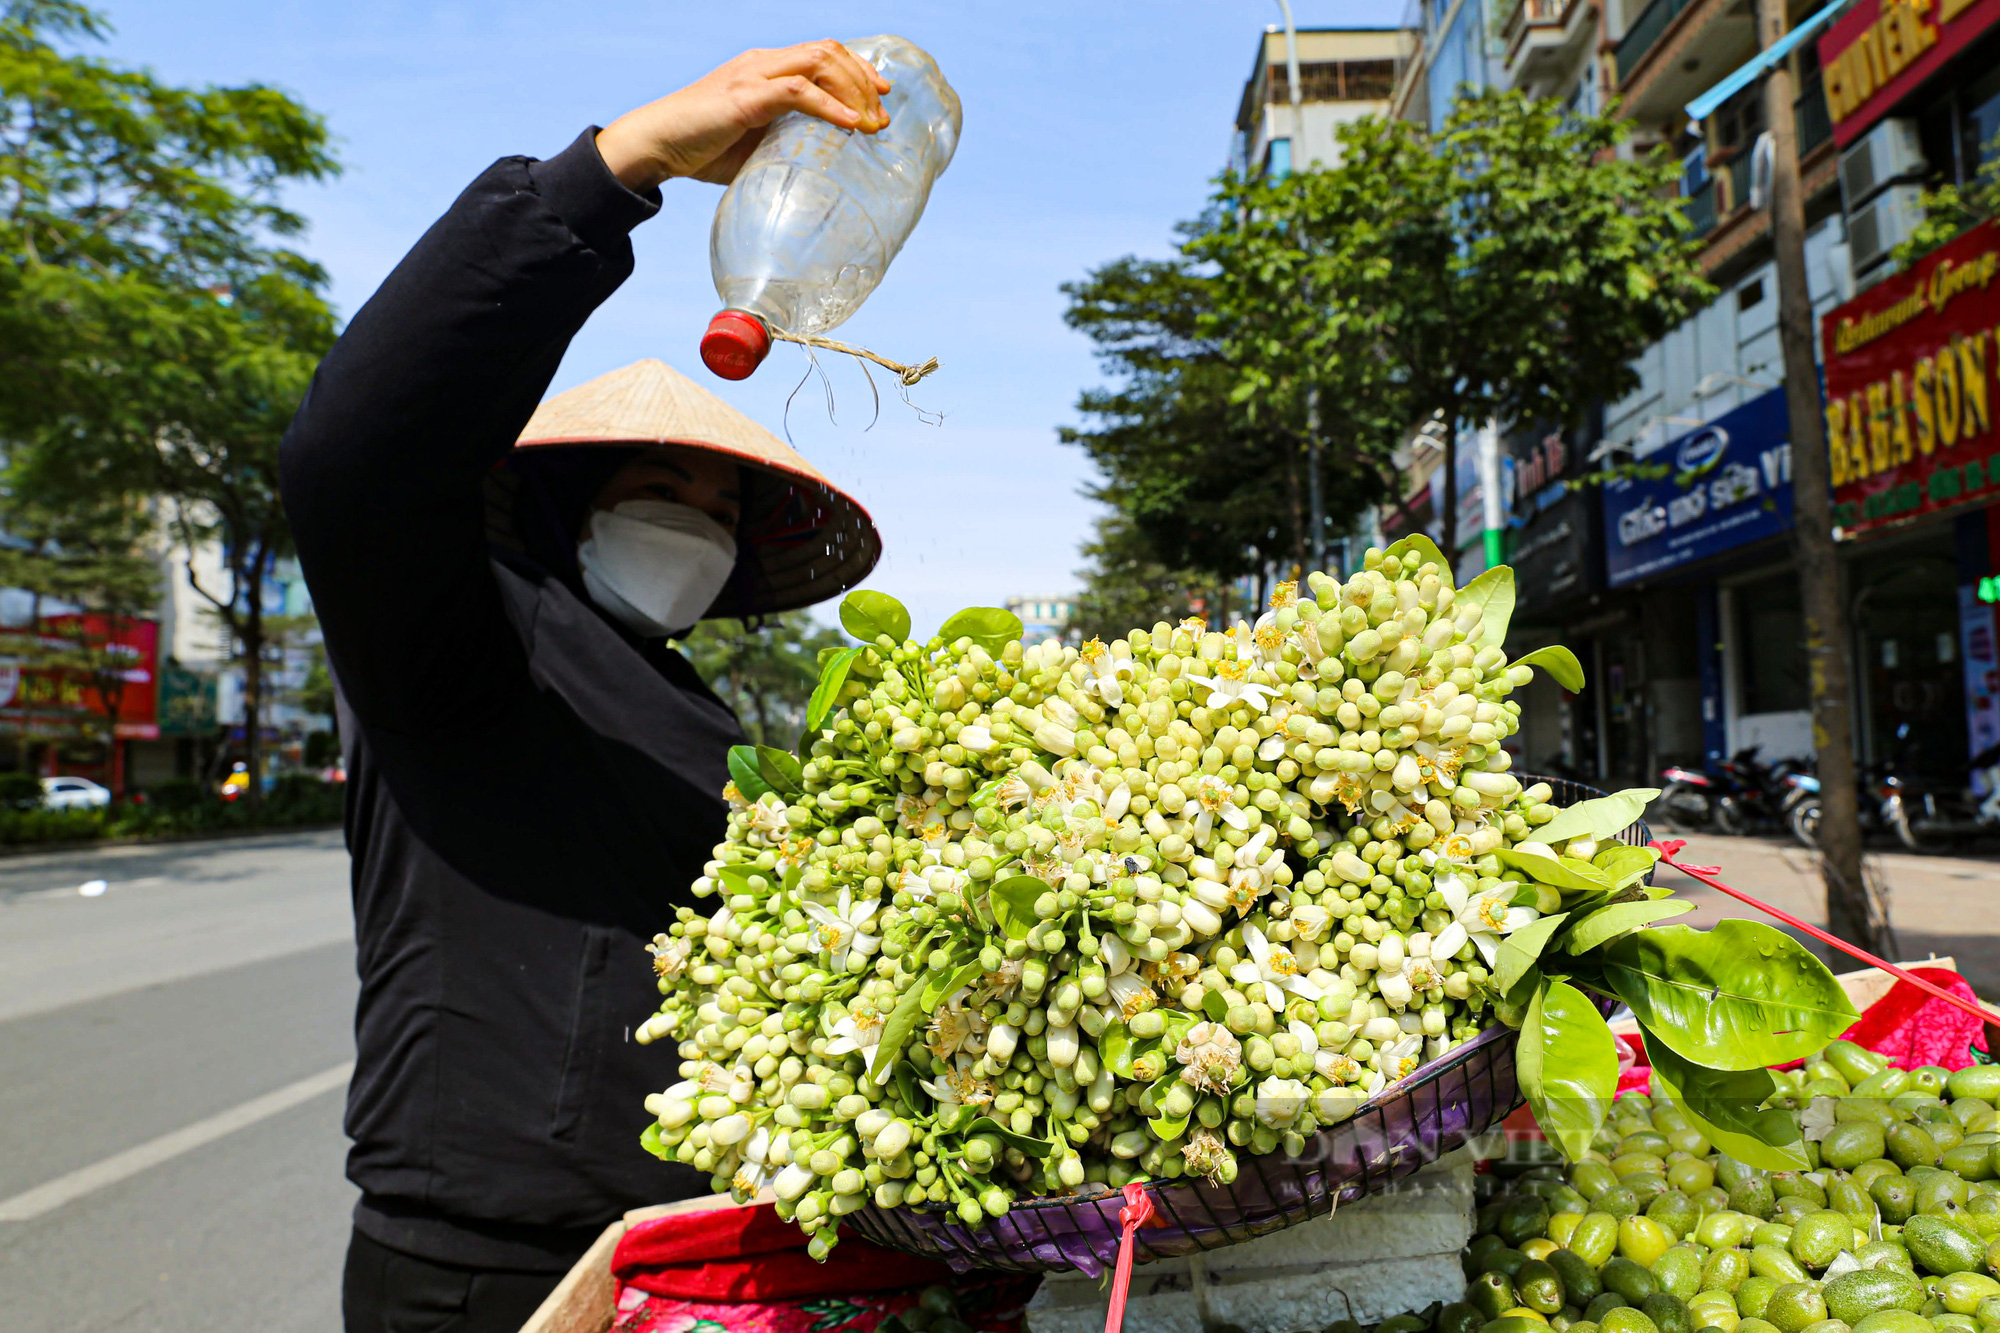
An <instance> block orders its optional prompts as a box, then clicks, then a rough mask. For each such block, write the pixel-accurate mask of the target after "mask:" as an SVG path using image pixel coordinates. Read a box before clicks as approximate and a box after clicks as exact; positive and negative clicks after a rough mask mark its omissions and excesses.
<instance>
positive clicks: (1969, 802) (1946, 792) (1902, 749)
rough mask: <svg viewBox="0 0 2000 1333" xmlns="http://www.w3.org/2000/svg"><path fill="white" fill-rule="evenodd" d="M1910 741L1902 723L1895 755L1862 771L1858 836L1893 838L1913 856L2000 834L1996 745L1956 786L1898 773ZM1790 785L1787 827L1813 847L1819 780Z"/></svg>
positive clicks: (1805, 778) (1804, 777)
mask: <svg viewBox="0 0 2000 1333" xmlns="http://www.w3.org/2000/svg"><path fill="white" fill-rule="evenodd" d="M1909 739H1910V727H1909V724H1908V723H1905V724H1903V725H1902V726H1900V727H1898V728H1897V729H1896V741H1897V745H1896V748H1895V749H1894V751H1892V752H1891V754H1890V755H1888V756H1887V757H1885V758H1883V759H1880V760H1878V761H1876V762H1875V763H1874V764H1872V765H1870V766H1869V767H1868V768H1867V769H1866V770H1865V771H1864V772H1863V773H1862V775H1861V779H1860V782H1861V790H1860V792H1859V793H1858V794H1859V796H1860V801H1859V807H1860V809H1859V813H1860V816H1861V831H1862V833H1863V834H1864V835H1867V834H1870V833H1884V834H1887V835H1890V836H1893V837H1894V838H1895V839H1896V841H1897V842H1899V843H1901V844H1902V845H1903V846H1904V847H1906V848H1908V849H1909V850H1911V851H1913V852H1915V851H1923V850H1926V849H1927V848H1931V847H1935V846H1936V845H1938V844H1939V843H1942V842H1946V841H1949V840H1952V839H1956V838H1964V837H1971V836H1975V835H1977V834H1981V833H1996V832H2000V745H1995V746H1990V747H1988V748H1987V749H1985V750H1982V751H1980V752H1979V753H1978V754H1976V755H1974V756H1973V757H1972V761H1971V763H1970V764H1969V765H1968V767H1967V773H1966V777H1967V783H1966V784H1965V785H1960V784H1955V783H1935V782H1926V781H1924V780H1922V779H1919V778H1916V777H1914V776H1911V775H1907V774H1905V773H1904V772H1902V771H1900V769H1901V768H1902V767H1903V765H1902V762H1901V761H1902V759H1903V757H1904V756H1905V755H1907V753H1908V751H1909ZM1793 783H1794V787H1795V792H1796V795H1795V797H1793V798H1792V799H1790V800H1789V801H1788V803H1787V805H1786V825H1787V827H1788V828H1790V829H1791V832H1792V836H1793V837H1795V838H1797V839H1798V840H1799V841H1800V842H1802V843H1804V844H1805V845H1806V846H1808V847H1813V846H1817V845H1818V839H1819V821H1820V808H1819V807H1820V800H1819V793H1820V786H1819V779H1817V778H1815V777H1812V776H1811V775H1809V774H1801V775H1795V777H1794V778H1793ZM1981 788H1983V789H1984V790H1983V791H1982V790H1981Z"/></svg>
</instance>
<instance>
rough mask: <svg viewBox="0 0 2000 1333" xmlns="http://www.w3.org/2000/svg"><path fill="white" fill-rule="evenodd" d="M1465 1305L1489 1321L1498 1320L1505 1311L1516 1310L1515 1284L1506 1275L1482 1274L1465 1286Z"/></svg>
mask: <svg viewBox="0 0 2000 1333" xmlns="http://www.w3.org/2000/svg"><path fill="white" fill-rule="evenodd" d="M1465 1303H1466V1304H1467V1305H1470V1306H1472V1307H1473V1308H1474V1309H1476V1310H1478V1311H1479V1313H1481V1314H1482V1315H1485V1316H1486V1317H1487V1318H1488V1319H1498V1318H1499V1317H1500V1314H1501V1312H1502V1311H1503V1310H1511V1309H1513V1308H1514V1305H1515V1300H1514V1283H1513V1281H1512V1280H1511V1279H1510V1278H1509V1277H1508V1276H1507V1275H1506V1274H1505V1273H1498V1272H1485V1273H1481V1274H1480V1275H1479V1276H1478V1277H1476V1278H1474V1279H1472V1281H1470V1282H1468V1283H1466V1284H1465Z"/></svg>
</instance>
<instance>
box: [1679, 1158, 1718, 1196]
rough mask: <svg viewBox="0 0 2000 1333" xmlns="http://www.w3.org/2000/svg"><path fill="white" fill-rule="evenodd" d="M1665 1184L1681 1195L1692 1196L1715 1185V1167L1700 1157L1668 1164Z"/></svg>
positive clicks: (1682, 1159)
mask: <svg viewBox="0 0 2000 1333" xmlns="http://www.w3.org/2000/svg"><path fill="white" fill-rule="evenodd" d="M1667 1183H1668V1184H1669V1185H1672V1186H1673V1187H1674V1188H1675V1189H1677V1190H1679V1191H1680V1192H1681V1193H1683V1194H1694V1193H1696V1192H1697V1191H1699V1190H1705V1189H1707V1188H1708V1187H1709V1186H1710V1185H1713V1184H1714V1183H1715V1166H1714V1165H1713V1164H1712V1163H1710V1162H1708V1161H1706V1160H1704V1159H1703V1158H1700V1157H1683V1158H1681V1159H1680V1160H1679V1161H1676V1162H1668V1163H1667Z"/></svg>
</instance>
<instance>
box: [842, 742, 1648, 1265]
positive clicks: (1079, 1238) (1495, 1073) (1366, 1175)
mask: <svg viewBox="0 0 2000 1333" xmlns="http://www.w3.org/2000/svg"><path fill="white" fill-rule="evenodd" d="M1521 780H1522V782H1523V783H1526V784H1532V783H1535V782H1546V783H1548V784H1549V785H1550V786H1551V787H1552V788H1554V789H1555V799H1556V803H1557V804H1559V805H1570V804H1574V803H1575V802H1577V801H1585V800H1590V799H1592V798H1594V797H1598V796H1602V795H1603V794H1604V793H1603V792H1600V791H1598V790H1596V789H1595V788H1593V787H1586V786H1584V785H1583V784H1582V783H1579V782H1570V781H1567V780H1566V779H1562V778H1537V777H1534V776H1532V775H1530V774H1522V775H1521ZM1619 838H1620V840H1621V841H1623V842H1628V843H1631V844H1632V845H1634V846H1637V847H1643V846H1645V845H1646V844H1647V843H1648V842H1649V841H1651V835H1650V833H1649V832H1648V830H1647V828H1646V826H1645V824H1643V823H1637V824H1633V825H1632V826H1631V827H1630V828H1628V829H1626V830H1625V831H1624V832H1623V833H1621V834H1620V835H1619ZM1521 1100H1522V1099H1521V1092H1520V1088H1519V1086H1518V1085H1517V1084H1516V1082H1515V1079H1514V1032H1513V1030H1512V1029H1511V1028H1507V1027H1504V1026H1497V1025H1496V1026H1494V1027H1491V1028H1488V1029H1487V1030H1486V1031H1485V1032H1482V1033H1480V1034H1479V1035H1478V1036H1477V1037H1474V1038H1473V1039H1472V1040H1471V1041H1469V1042H1466V1043H1465V1044H1464V1045H1463V1046H1459V1047H1456V1048H1455V1049H1453V1050H1451V1051H1448V1052H1446V1053H1445V1054H1444V1055H1442V1056H1440V1057H1439V1058H1438V1059H1436V1060H1433V1061H1431V1062H1430V1063H1429V1064H1427V1065H1424V1066H1423V1067H1421V1068H1419V1069H1418V1070H1416V1071H1415V1072H1414V1073H1412V1074H1411V1075H1410V1076H1409V1077H1407V1078H1405V1079H1403V1080H1402V1081H1401V1082H1399V1083H1396V1084H1395V1085H1394V1086H1392V1087H1389V1088H1385V1089H1383V1090H1382V1092H1381V1093H1380V1094H1379V1095H1377V1096H1376V1097H1375V1098H1374V1099H1373V1100H1371V1101H1370V1102H1368V1103H1367V1104H1366V1105H1365V1106H1363V1107H1362V1108H1361V1110H1360V1111H1358V1112H1357V1113H1356V1114H1355V1115H1354V1116H1353V1117H1352V1118H1351V1119H1348V1120H1345V1121H1343V1122H1341V1123H1340V1124H1338V1125H1334V1126H1332V1127H1331V1128H1328V1129H1323V1130H1320V1131H1319V1132H1318V1133H1316V1134H1314V1135H1313V1136H1312V1137H1311V1138H1309V1139H1307V1140H1306V1147H1305V1151H1304V1152H1303V1153H1301V1154H1299V1155H1298V1156H1296V1157H1290V1156H1285V1155H1282V1154H1278V1153H1272V1154H1268V1155H1265V1156H1262V1157H1254V1156H1250V1155H1247V1154H1245V1155H1243V1156H1241V1157H1240V1158H1239V1159H1238V1160H1239V1163H1240V1166H1239V1170H1238V1173H1237V1177H1236V1179H1235V1180H1234V1181H1233V1182H1231V1183H1230V1184H1228V1185H1217V1184H1212V1183H1210V1182H1207V1181H1197V1182H1189V1181H1185V1180H1177V1181H1161V1182H1158V1183H1154V1184H1150V1185H1149V1186H1148V1187H1147V1190H1148V1193H1150V1194H1151V1195H1152V1198H1153V1207H1154V1212H1155V1221H1154V1223H1152V1224H1149V1225H1148V1226H1146V1227H1142V1228H1141V1229H1140V1230H1139V1231H1138V1233H1137V1234H1136V1236H1135V1238H1134V1242H1135V1244H1134V1257H1135V1258H1136V1259H1137V1261H1138V1262H1140V1263H1146V1262H1149V1261H1150V1260H1153V1259H1164V1258H1169V1257H1173V1256H1177V1255H1186V1254H1194V1253H1197V1252H1199V1251H1202V1250H1214V1249H1220V1248H1221V1247H1223V1246H1225V1245H1234V1244H1237V1243H1238V1242H1240V1241H1246V1240H1250V1239H1251V1238H1253V1237H1256V1236H1263V1235H1268V1234H1270V1233H1271V1232H1274V1231H1282V1230H1283V1229H1284V1228H1286V1227H1289V1226H1295V1225H1297V1224H1298V1223H1300V1222H1306V1221H1310V1220H1312V1219H1313V1218H1315V1217H1325V1216H1326V1215H1327V1214H1328V1213H1331V1212H1332V1211H1333V1209H1334V1205H1335V1204H1336V1203H1345V1202H1352V1201H1353V1200H1355V1199H1359V1198H1361V1197H1363V1196H1364V1195H1369V1194H1375V1193H1378V1192H1380V1191H1382V1190H1384V1189H1386V1188H1388V1187H1389V1186H1390V1185H1391V1184H1392V1183H1393V1182H1394V1181H1396V1180H1398V1179H1400V1178H1402V1177H1404V1176H1408V1175H1411V1174H1413V1173H1415V1172H1416V1171H1419V1170H1421V1169H1422V1168H1423V1167H1425V1166H1427V1165H1429V1164H1430V1163H1432V1162H1435V1161H1437V1160H1438V1159H1439V1158H1440V1157H1443V1156H1444V1155H1445V1154H1447V1153H1449V1152H1452V1151H1454V1150H1456V1149H1458V1148H1460V1147H1463V1146H1464V1145H1465V1144H1466V1143H1467V1142H1469V1141H1470V1140H1472V1139H1473V1138H1475V1137H1477V1136H1478V1135H1480V1134H1482V1133H1484V1132H1485V1131H1487V1130H1488V1129H1491V1128H1493V1127H1494V1126H1496V1125H1498V1124H1499V1123H1500V1122H1501V1121H1502V1120H1504V1119H1505V1118H1506V1117H1507V1115H1508V1113H1509V1112H1511V1111H1512V1110H1513V1109H1514V1108H1515V1107H1517V1106H1519V1105H1520V1104H1521ZM1124 1202H1125V1201H1124V1199H1123V1198H1122V1197H1121V1196H1120V1194H1119V1193H1118V1192H1117V1191H1116V1190H1104V1191H1103V1192H1101V1193H1097V1194H1091V1195H1080V1194H1073V1195H1058V1196H1051V1197H1048V1198H1040V1199H1026V1200H1023V1201H1021V1202H1019V1203H1016V1204H1015V1205H1014V1206H1013V1207H1012V1208H1010V1209H1009V1210H1008V1211H1007V1215H1006V1216H1004V1217H1000V1218H996V1219H994V1220H992V1221H990V1222H987V1223H986V1224H985V1225H983V1226H980V1227H978V1228H969V1227H967V1226H965V1225H964V1224H963V1223H961V1222H960V1221H959V1220H958V1215H957V1214H956V1213H955V1212H953V1211H951V1210H949V1209H947V1208H945V1207H944V1206H942V1205H927V1206H925V1207H922V1208H889V1209H884V1208H877V1207H875V1206H874V1205H873V1204H870V1205H869V1206H867V1207H865V1208H863V1209H861V1210H860V1211H858V1212H856V1213H854V1214H853V1215H852V1216H850V1217H849V1218H848V1219H847V1225H848V1226H850V1227H852V1228H853V1229H854V1230H855V1231H857V1232H859V1233H860V1234H861V1235H863V1236H866V1237H867V1238H868V1239H869V1240H872V1241H874V1242H875V1243H877V1244H879V1245H887V1246H890V1247H891V1248H894V1249H899V1250H908V1251H910V1252H912V1253H915V1254H923V1255H928V1256H930V1257H931V1258H934V1259H941V1260H943V1261H945V1262H946V1263H949V1264H950V1265H951V1266H952V1267H953V1268H954V1269H957V1270H959V1271H961V1272H963V1271H965V1270H967V1269H970V1268H996V1269H1004V1270H1008V1271H1012V1272H1057V1271H1066V1270H1075V1271H1077V1272H1080V1273H1083V1274H1085V1275H1087V1276H1091V1277H1095V1276H1097V1275H1098V1274H1100V1273H1102V1272H1105V1271H1107V1270H1109V1269H1110V1268H1111V1267H1113V1266H1114V1265H1115V1264H1116V1263H1117V1260H1118V1242H1119V1236H1120V1231H1121V1228H1120V1226H1119V1223H1118V1210H1119V1208H1120V1207H1122V1206H1123V1204H1124Z"/></svg>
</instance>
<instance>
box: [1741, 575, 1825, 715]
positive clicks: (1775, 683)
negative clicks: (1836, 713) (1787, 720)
mask: <svg viewBox="0 0 2000 1333" xmlns="http://www.w3.org/2000/svg"><path fill="white" fill-rule="evenodd" d="M1734 601H1735V603H1736V616H1735V619H1736V636H1735V638H1736V644H1735V647H1736V650H1737V656H1738V657H1739V658H1740V659H1741V674H1740V676H1739V679H1740V680H1741V682H1742V687H1743V694H1742V706H1743V712H1745V713H1790V712H1796V711H1798V710H1800V709H1804V708H1809V707H1811V701H1812V695H1811V689H1810V687H1809V684H1808V682H1807V679H1806V652H1805V638H1806V622H1805V616H1804V614H1803V613H1802V612H1801V611H1800V609H1799V580H1798V576H1797V575H1795V574H1782V575H1779V576H1778V577H1776V578H1769V579H1760V580H1759V581H1757V582H1755V583H1746V584H1744V585H1743V586H1742V587H1740V588H1738V589H1736V592H1735V595H1734Z"/></svg>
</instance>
